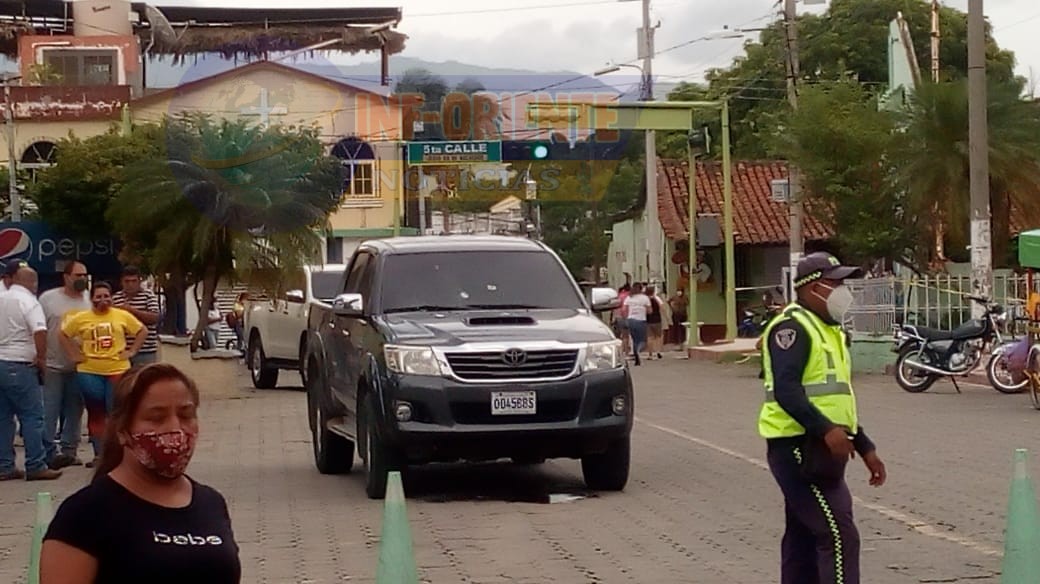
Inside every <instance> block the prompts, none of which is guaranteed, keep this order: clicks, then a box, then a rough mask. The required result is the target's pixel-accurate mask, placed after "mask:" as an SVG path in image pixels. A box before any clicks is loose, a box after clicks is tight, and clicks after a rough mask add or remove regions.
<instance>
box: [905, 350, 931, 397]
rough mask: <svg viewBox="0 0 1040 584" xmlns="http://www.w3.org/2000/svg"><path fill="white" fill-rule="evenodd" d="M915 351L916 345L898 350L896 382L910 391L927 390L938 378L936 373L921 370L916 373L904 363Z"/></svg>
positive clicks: (919, 391)
mask: <svg viewBox="0 0 1040 584" xmlns="http://www.w3.org/2000/svg"><path fill="white" fill-rule="evenodd" d="M916 353H917V347H915V346H913V345H908V346H906V347H903V348H902V349H901V350H900V351H899V357H897V358H896V383H898V384H899V387H902V388H903V389H904V390H905V391H908V392H910V393H921V392H924V391H928V388H930V387H931V386H932V384H934V383H935V382H936V380H938V379H939V377H938V376H937V375H934V374H931V373H924V372H922V373H920V374H919V375H918V374H917V370H916V369H914V368H913V367H910V366H909V365H907V364H906V360H907V359H909V358H910V356H911V355H914V354H916Z"/></svg>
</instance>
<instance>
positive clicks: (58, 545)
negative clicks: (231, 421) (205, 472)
mask: <svg viewBox="0 0 1040 584" xmlns="http://www.w3.org/2000/svg"><path fill="white" fill-rule="evenodd" d="M198 407H199V390H198V387H197V386H196V384H195V382H194V381H193V380H192V379H191V378H189V377H188V376H187V375H185V374H184V373H183V372H181V371H180V370H179V369H177V368H176V367H174V366H173V365H169V364H167V363H158V364H155V365H148V366H146V367H143V368H139V369H134V370H132V371H131V372H130V373H128V374H127V375H126V377H124V378H123V380H122V381H120V383H119V385H118V388H117V390H116V396H115V407H114V409H113V410H112V420H111V424H109V426H108V428H107V429H106V431H105V448H104V454H103V455H102V458H101V461H100V463H99V464H98V466H97V469H96V470H95V473H94V480H93V481H92V482H91V484H90V485H88V486H86V487H84V488H83V489H81V490H80V491H78V492H76V493H74V494H73V495H71V496H70V497H68V498H67V499H65V500H64V501H63V502H62V504H61V506H60V507H59V508H58V512H57V513H56V514H55V516H54V519H53V520H52V521H51V523H50V526H49V527H48V529H47V534H46V536H45V537H44V542H43V550H42V552H41V554H40V583H41V584H110V583H123V582H141V583H142V584H144V583H148V584H189V583H190V584H239V582H240V581H241V577H242V566H241V563H240V560H239V557H238V554H239V549H238V544H237V543H236V542H235V535H234V532H233V531H232V528H231V516H230V514H229V513H228V507H227V502H226V501H225V500H224V497H223V496H222V495H221V494H220V493H219V492H217V491H216V490H215V489H213V488H212V487H208V486H206V485H203V484H201V483H198V482H196V481H195V480H194V479H192V478H191V477H189V476H188V475H187V474H185V471H186V470H187V467H188V464H189V463H190V462H191V459H192V456H193V454H194V452H195V444H196V442H197V440H198V435H199V419H198Z"/></svg>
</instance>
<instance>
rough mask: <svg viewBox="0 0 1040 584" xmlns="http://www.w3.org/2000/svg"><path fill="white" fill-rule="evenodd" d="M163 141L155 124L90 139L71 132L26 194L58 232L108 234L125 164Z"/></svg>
mask: <svg viewBox="0 0 1040 584" xmlns="http://www.w3.org/2000/svg"><path fill="white" fill-rule="evenodd" d="M161 142H162V140H161V136H160V135H159V129H158V127H157V126H155V125H144V126H138V127H136V128H134V130H133V131H132V132H131V134H130V135H129V136H124V135H123V134H122V133H121V132H119V131H118V130H117V129H115V128H113V129H111V130H109V131H108V132H106V133H104V134H100V135H97V136H92V137H90V138H78V137H76V136H73V135H70V136H68V137H66V138H63V139H62V140H60V141H59V142H58V143H57V144H56V156H55V164H54V165H53V166H51V167H49V168H45V169H43V170H41V171H40V172H39V173H38V174H37V178H36V183H35V184H33V185H31V187H30V188H29V189H28V193H27V195H28V196H29V198H30V199H31V200H32V201H33V203H35V204H36V207H37V208H38V209H39V213H40V217H41V218H42V219H43V220H44V221H46V222H47V223H48V224H50V225H51V226H53V227H54V228H56V229H58V230H59V231H62V232H64V233H68V234H70V235H72V236H76V237H82V238H94V237H101V236H104V235H108V234H111V233H113V229H112V224H111V223H110V222H109V221H108V220H107V219H106V217H105V212H106V211H107V210H108V206H109V203H110V202H111V200H112V197H114V196H115V194H116V193H117V192H118V191H119V189H120V188H122V186H123V183H124V181H125V169H126V167H127V166H129V165H132V164H134V163H137V162H139V161H141V160H146V159H148V158H156V157H158V156H159V155H160V152H161V149H162V144H161Z"/></svg>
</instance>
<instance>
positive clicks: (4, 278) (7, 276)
mask: <svg viewBox="0 0 1040 584" xmlns="http://www.w3.org/2000/svg"><path fill="white" fill-rule="evenodd" d="M26 267H29V263H28V262H26V261H25V260H19V259H14V260H7V261H6V262H4V273H3V274H2V275H0V294H3V293H4V292H7V290H8V289H10V288H11V278H13V277H14V273H15V272H17V271H18V270H19V268H26Z"/></svg>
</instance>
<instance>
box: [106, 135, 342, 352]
mask: <svg viewBox="0 0 1040 584" xmlns="http://www.w3.org/2000/svg"><path fill="white" fill-rule="evenodd" d="M161 130H162V132H163V134H164V136H165V138H166V139H165V146H166V148H165V152H164V155H163V156H161V157H155V158H152V159H149V160H144V161H141V162H138V163H137V164H134V165H133V166H132V167H130V168H129V169H128V171H127V175H126V176H127V180H126V182H125V184H124V185H123V186H122V188H121V189H120V190H119V191H118V192H117V193H116V195H115V197H114V199H113V200H112V202H111V205H110V206H109V209H108V213H107V217H108V219H109V220H110V221H111V222H112V224H113V226H114V227H115V229H116V232H117V233H119V234H120V235H121V236H122V237H123V239H124V242H125V244H126V245H128V246H132V247H134V248H136V249H137V250H138V251H139V252H141V253H143V254H145V255H147V257H148V258H149V259H150V262H151V266H150V267H151V268H152V269H153V270H154V271H156V272H159V273H179V274H190V275H191V277H192V279H193V280H194V281H196V282H201V284H202V305H201V306H200V308H199V310H200V314H206V313H207V312H208V311H209V309H210V307H211V304H212V298H213V295H214V294H215V292H216V289H217V285H218V284H219V282H221V281H222V280H232V281H236V280H237V281H245V282H248V283H250V284H253V285H259V286H262V287H264V288H266V289H268V290H270V291H272V292H279V291H280V290H281V286H282V285H283V283H284V282H283V279H282V278H283V275H284V274H286V273H287V272H288V271H289V270H291V269H294V268H298V267H299V266H301V265H303V264H306V263H310V262H313V261H316V259H317V258H318V257H320V256H319V254H320V247H319V246H320V244H321V238H320V237H319V235H318V231H319V230H321V229H323V228H327V223H328V216H329V215H330V214H331V212H332V211H333V210H334V209H335V208H336V205H337V204H338V202H339V199H340V195H341V176H340V172H341V171H340V165H339V163H338V161H337V160H335V159H334V158H332V157H330V156H328V155H327V154H326V152H325V148H324V146H323V145H322V143H321V141H320V139H319V136H318V133H317V130H314V129H310V128H306V129H300V128H292V127H283V126H273V127H271V128H268V129H263V128H260V127H257V126H255V125H251V124H249V123H248V122H243V121H228V120H220V121H214V120H212V119H210V118H209V117H205V116H190V117H184V118H179V119H175V120H167V121H166V122H165V123H164V124H163V125H162V127H161ZM203 328H204V327H201V326H200V327H197V328H196V330H195V335H194V336H193V338H192V345H191V346H192V350H193V351H194V350H195V348H196V347H197V346H198V343H199V341H200V339H201V336H202V332H203Z"/></svg>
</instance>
